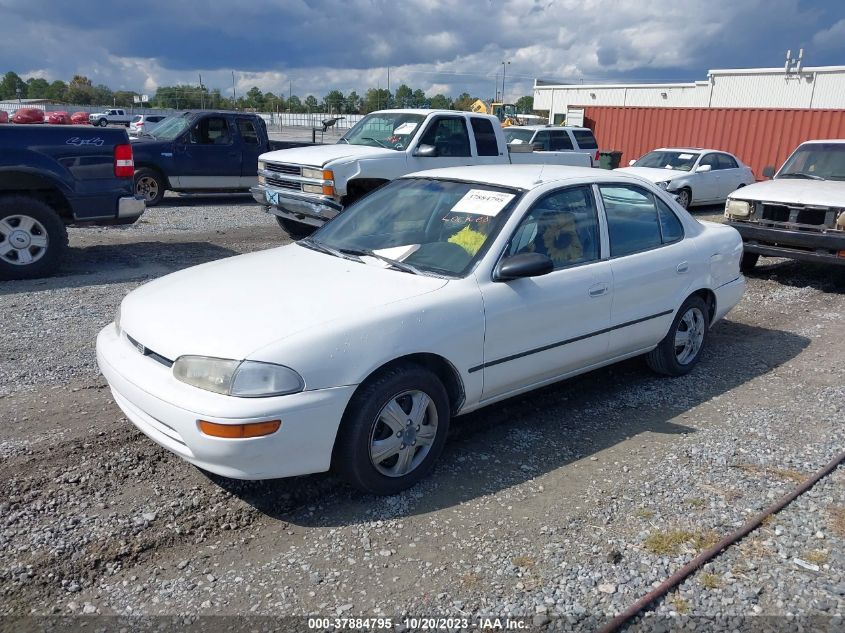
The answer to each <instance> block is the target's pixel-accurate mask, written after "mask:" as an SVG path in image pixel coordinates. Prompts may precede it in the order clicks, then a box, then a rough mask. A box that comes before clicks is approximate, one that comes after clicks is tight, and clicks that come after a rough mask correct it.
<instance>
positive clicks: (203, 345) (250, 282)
mask: <svg viewBox="0 0 845 633" xmlns="http://www.w3.org/2000/svg"><path fill="white" fill-rule="evenodd" d="M368 261H373V260H368ZM446 283H448V280H446V279H442V278H437V277H428V276H424V275H412V274H409V273H404V272H401V271H398V270H394V269H388V268H384V267H383V265H382V264H381V263H372V264H371V263H360V262H356V261H352V260H348V259H341V258H338V257H333V256H332V255H327V254H324V253H319V252H315V251H312V250H310V249H307V248H305V247H303V246H299V245H297V244H289V245H287V246H282V247H280V248H275V249H271V250H267V251H261V252H258V253H251V254H248V255H241V256H238V257H233V258H230V259H223V260H218V261H215V262H211V263H208V264H203V265H201V266H195V267H193V268H188V269H185V270H182V271H179V272H176V273H173V274H170V275H167V276H165V277H161V278H160V279H157V280H155V281H152V282H150V283H147V284H145V285H143V286H141V287H140V288H138V289H137V290H135V291H133V292H131V293H130V294H129V295H127V297H126V298H125V299H124V300H123V303H122V307H121V327H122V328H123V329H124V330H125V331H126V333H127V334H128V335H129V336H131V337H132V338H134V339H135V340H136V341H138V342H140V343H142V344H143V345H144V346H145V347H147V348H149V349H150V350H152V351H153V352H155V353H157V354H160V355H161V356H164V357H165V358H169V359H171V360H175V359H176V358H178V357H179V356H182V355H184V354H197V355H202V356H214V357H218V358H233V359H243V358H247V357H249V355H250V353H252V352H254V351H257V350H258V349H260V348H263V347H265V346H267V345H269V344H271V343H273V342H275V341H278V340H280V339H283V338H286V337H289V336H292V335H294V334H296V333H297V332H301V331H303V330H305V329H308V328H317V327H325V326H326V324H327V323H328V322H330V321H334V320H337V319H346V320H354V319H359V318H360V317H362V316H365V315H366V314H368V313H370V314H371V313H373V311H375V310H378V309H379V308H380V307H382V306H385V305H387V304H390V303H394V302H397V301H403V300H406V299H410V298H412V297H415V296H419V295H422V294H425V293H428V292H432V291H434V290H437V289H438V288H441V287H443V286H444V285H445V284H446Z"/></svg>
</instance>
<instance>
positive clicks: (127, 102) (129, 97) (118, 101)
mask: <svg viewBox="0 0 845 633" xmlns="http://www.w3.org/2000/svg"><path fill="white" fill-rule="evenodd" d="M137 94H138V93H137V92H131V91H129V90H118V91H116V92H115V93H114V95H113V97H114V104H115V105H118V106H122V107H124V108H131V107H133V106H134V105H135V96H136V95H137Z"/></svg>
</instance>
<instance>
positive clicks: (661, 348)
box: [645, 295, 710, 376]
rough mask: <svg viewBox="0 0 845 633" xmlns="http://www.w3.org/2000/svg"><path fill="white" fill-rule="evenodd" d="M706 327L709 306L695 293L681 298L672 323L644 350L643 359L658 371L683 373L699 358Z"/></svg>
mask: <svg viewBox="0 0 845 633" xmlns="http://www.w3.org/2000/svg"><path fill="white" fill-rule="evenodd" d="M709 328H710V310H709V309H708V307H707V303H706V302H705V301H704V299H702V298H701V297H699V296H698V295H693V296H691V297H689V298H688V299H687V300H686V301H684V303H683V305H682V306H681V309H680V310H678V313H677V314H676V315H675V320H674V321H672V327H670V328H669V332H668V334H666V336H665V337H664V338H663V340H662V341H660V343H659V344H658V346H657V347H656V348H654V349H653V350H652V351H650V352H649V353H648V354H646V357H645V358H646V363H648V366H649V367H651V368H652V369H653V370H654V371H656V372H657V373H658V374H665V375H667V376H683V375H684V374H686V373H688V372H689V371H691V370H692V368H693V367H695V366H696V364H698V361H699V360H700V359H701V353H702V351H703V350H704V345H705V343H706V342H707V331H708V329H709Z"/></svg>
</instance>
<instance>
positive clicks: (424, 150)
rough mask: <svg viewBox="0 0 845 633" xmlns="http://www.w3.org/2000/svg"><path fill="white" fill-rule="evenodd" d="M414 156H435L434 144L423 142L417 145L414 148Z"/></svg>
mask: <svg viewBox="0 0 845 633" xmlns="http://www.w3.org/2000/svg"><path fill="white" fill-rule="evenodd" d="M414 156H420V157H421V158H430V157H432V156H437V148H436V147H435V146H434V145H426V144H424V143H423V144H421V145H417V149H415V150H414Z"/></svg>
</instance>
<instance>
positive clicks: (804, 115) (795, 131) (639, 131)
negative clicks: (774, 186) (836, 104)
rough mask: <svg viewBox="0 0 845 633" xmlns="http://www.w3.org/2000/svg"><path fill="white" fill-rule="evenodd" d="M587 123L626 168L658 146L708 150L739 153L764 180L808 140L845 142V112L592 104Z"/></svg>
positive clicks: (589, 107) (586, 114) (587, 113)
mask: <svg viewBox="0 0 845 633" xmlns="http://www.w3.org/2000/svg"><path fill="white" fill-rule="evenodd" d="M584 119H585V124H586V125H587V126H588V127H590V128H592V130H593V132H594V133H595V135H596V138H597V139H598V142H599V146H600V147H601V148H602V149H603V150H618V151H621V152H622V154H623V156H622V164H623V165H624V164H627V162H628V161H629V160H630V159H635V158H639V157H640V156H642V155H643V154H645V153H646V152H648V151H649V150H652V149H655V148H657V147H705V148H708V149H720V150H724V151H726V152H730V153H732V154H735V155H736V156H738V157H739V158H740V160H742V161H743V162H744V163H745V164H746V165H748V166H749V167H751V168H752V169H753V170H754V175H755V176H756V177H757V178H758V179H761V178H763V173H762V172H763V167H765V166H766V165H775V166H778V165H780V164H782V163H783V161H784V160H786V158H787V157H788V156H789V154H790V153H791V152H792V150H793V149H795V147H797V146H798V145H799V144H800V143H803V142H804V141H809V140H812V139H826V138H827V139H829V138H845V110H815V109H813V110H809V109H806V110H805V109H773V108H648V107H616V106H604V107H603V106H586V107H585V108H584Z"/></svg>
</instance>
